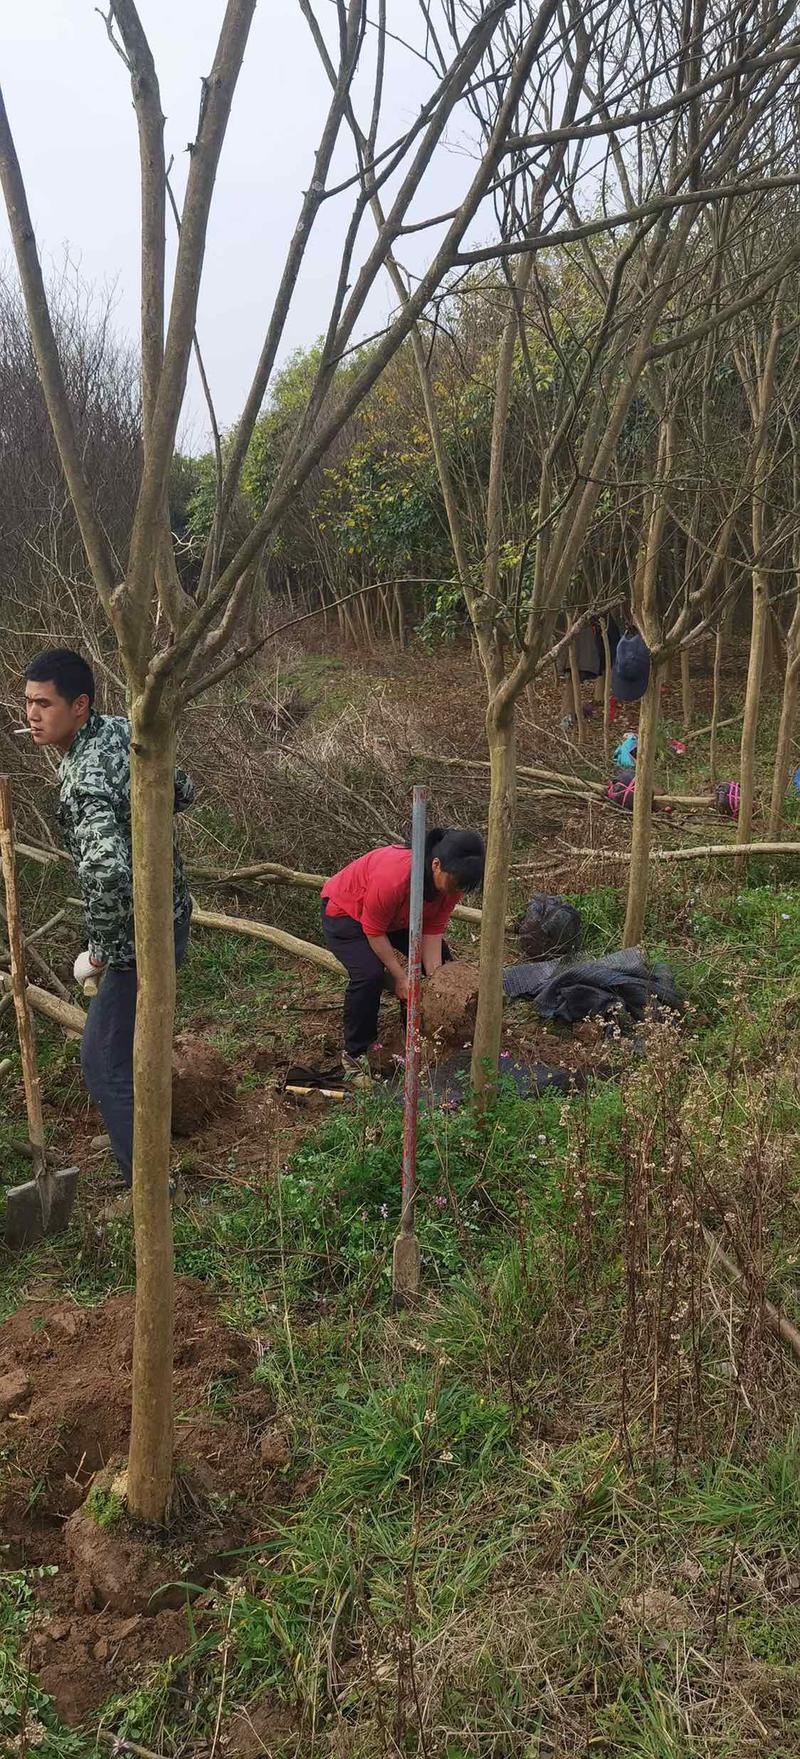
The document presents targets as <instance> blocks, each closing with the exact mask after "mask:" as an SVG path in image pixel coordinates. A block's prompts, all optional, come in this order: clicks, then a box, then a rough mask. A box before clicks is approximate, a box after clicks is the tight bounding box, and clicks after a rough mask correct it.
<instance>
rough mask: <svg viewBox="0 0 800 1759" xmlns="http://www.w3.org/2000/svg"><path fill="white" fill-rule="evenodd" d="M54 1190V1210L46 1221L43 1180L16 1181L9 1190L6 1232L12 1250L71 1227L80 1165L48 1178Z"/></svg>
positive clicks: (6, 1240) (51, 1210)
mask: <svg viewBox="0 0 800 1759" xmlns="http://www.w3.org/2000/svg"><path fill="white" fill-rule="evenodd" d="M48 1184H49V1185H50V1192H51V1202H50V1214H49V1217H48V1218H47V1221H46V1222H45V1218H44V1215H43V1213H42V1199H41V1192H40V1187H39V1183H38V1181H37V1180H36V1179H29V1180H28V1181H27V1183H26V1184H25V1185H14V1186H13V1187H12V1189H11V1190H10V1191H7V1192H6V1209H5V1215H4V1217H3V1236H4V1239H5V1243H6V1245H7V1246H8V1247H10V1248H11V1250H12V1251H19V1250H20V1249H21V1248H22V1247H23V1246H35V1244H36V1242H37V1240H43V1239H44V1238H45V1236H46V1235H49V1234H63V1232H64V1229H65V1228H68V1227H69V1223H70V1217H71V1215H72V1211H73V1208H74V1206H75V1193H76V1191H77V1189H78V1168H77V1167H65V1168H64V1170H63V1172H60V1173H53V1174H52V1175H51V1178H50V1179H49V1180H48Z"/></svg>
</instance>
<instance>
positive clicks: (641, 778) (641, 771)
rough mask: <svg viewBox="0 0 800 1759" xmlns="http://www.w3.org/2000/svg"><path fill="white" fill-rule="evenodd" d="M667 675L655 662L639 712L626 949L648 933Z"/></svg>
mask: <svg viewBox="0 0 800 1759" xmlns="http://www.w3.org/2000/svg"><path fill="white" fill-rule="evenodd" d="M663 671H664V668H663V664H658V663H657V662H656V661H655V660H653V663H652V666H651V668H650V683H649V684H648V687H647V691H646V694H645V695H644V696H643V697H642V705H641V708H640V710H639V734H638V740H637V745H636V786H635V788H634V791H633V824H632V826H631V865H630V873H629V875H628V908H627V911H626V915H625V929H624V933H623V936H622V945H623V947H635V946H638V943H639V941H640V940H641V938H642V932H643V930H644V918H645V910H646V908H647V889H648V878H649V871H650V835H651V830H652V816H653V808H652V799H653V785H654V781H655V770H656V748H657V743H658V711H659V705H660V702H661V680H662V676H663Z"/></svg>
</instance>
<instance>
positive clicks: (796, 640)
mask: <svg viewBox="0 0 800 1759" xmlns="http://www.w3.org/2000/svg"><path fill="white" fill-rule="evenodd" d="M798 693H800V580H798V587H797V598H796V602H795V608H794V615H793V617H792V621H791V623H790V625H789V629H788V632H787V636H786V671H785V673H784V679H783V701H782V703H781V718H780V723H779V726H778V742H777V745H776V748H775V768H774V770H773V775H772V799H771V801H770V808H769V824H768V826H767V835H768V836H769V837H770V838H776V837H778V835H779V834H780V823H781V818H782V816H783V803H784V800H785V798H786V790H787V788H788V786H789V776H790V774H791V768H792V741H793V738H794V726H795V720H796V718H797V699H798Z"/></svg>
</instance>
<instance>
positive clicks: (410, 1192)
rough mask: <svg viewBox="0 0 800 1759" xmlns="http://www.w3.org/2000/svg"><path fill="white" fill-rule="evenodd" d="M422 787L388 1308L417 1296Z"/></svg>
mask: <svg viewBox="0 0 800 1759" xmlns="http://www.w3.org/2000/svg"><path fill="white" fill-rule="evenodd" d="M427 805H428V790H427V788H415V789H414V796H413V805H412V808H411V899H410V904H409V912H408V1007H407V1012H406V1066H405V1083H404V1087H403V1180H402V1188H401V1201H400V1232H399V1234H398V1235H397V1238H396V1240H395V1243H394V1249H393V1252H392V1306H393V1307H394V1308H395V1309H398V1308H401V1307H410V1306H411V1304H412V1302H413V1301H414V1300H415V1298H416V1296H417V1294H418V1293H419V1267H420V1256H419V1241H418V1239H417V1236H416V1234H415V1232H414V1220H415V1210H416V1203H417V1114H418V1111H419V1050H420V1044H419V1041H420V1026H421V1020H420V1011H421V1002H422V899H423V889H424V885H425V817H426V811H427Z"/></svg>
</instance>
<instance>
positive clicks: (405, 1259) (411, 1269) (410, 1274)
mask: <svg viewBox="0 0 800 1759" xmlns="http://www.w3.org/2000/svg"><path fill="white" fill-rule="evenodd" d="M419 1275H420V1257H419V1241H418V1239H417V1236H416V1234H398V1236H397V1239H396V1240H395V1243H394V1248H393V1251H392V1306H393V1308H394V1310H395V1312H398V1311H399V1310H400V1309H401V1308H403V1307H412V1306H413V1304H414V1302H415V1300H416V1298H417V1295H418V1294H419Z"/></svg>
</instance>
